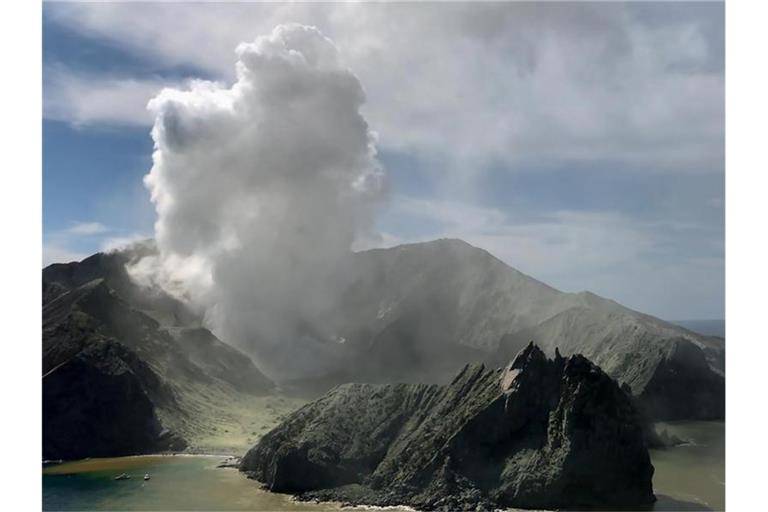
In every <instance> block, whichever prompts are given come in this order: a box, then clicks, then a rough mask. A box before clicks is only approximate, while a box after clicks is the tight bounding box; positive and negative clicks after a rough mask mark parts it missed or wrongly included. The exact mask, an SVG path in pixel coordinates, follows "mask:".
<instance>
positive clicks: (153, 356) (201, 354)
mask: <svg viewBox="0 0 768 512" xmlns="http://www.w3.org/2000/svg"><path fill="white" fill-rule="evenodd" d="M137 250H139V251H142V250H143V251H146V250H148V249H146V248H142V247H141V246H140V247H139V248H138V249H137ZM135 256H136V255H135V254H133V253H132V252H131V251H122V252H115V253H110V254H96V255H94V256H91V257H90V258H87V259H85V260H83V261H82V262H79V263H68V264H56V265H51V266H49V267H47V268H45V269H44V270H43V315H42V316H43V318H42V322H43V340H42V341H43V365H42V373H43V453H44V457H45V458H48V459H73V458H82V457H97V456H117V455H127V454H133V453H148V452H157V451H164V450H174V451H176V450H181V449H183V448H184V447H185V445H186V441H185V439H184V438H185V437H187V433H188V432H193V433H194V432H196V431H199V430H201V427H200V425H199V424H198V423H196V422H197V421H198V419H197V418H198V417H200V416H202V414H201V410H202V411H205V410H210V409H211V408H212V407H213V406H216V405H217V404H219V403H220V402H222V401H224V400H230V399H233V398H235V397H239V396H240V395H244V396H246V398H247V397H248V396H249V395H259V394H264V393H266V392H269V391H270V390H271V389H272V388H273V385H272V383H271V382H270V381H269V380H268V379H267V378H266V377H264V375H263V374H262V373H261V372H260V371H259V370H258V369H257V368H256V366H255V365H254V364H253V362H252V361H251V359H250V358H249V357H248V356H246V355H245V354H243V353H242V352H240V351H238V350H236V349H235V348H233V347H231V346H229V345H227V344H225V343H223V342H222V341H221V340H219V339H218V338H217V337H216V336H215V335H213V333H211V332H210V331H209V330H208V329H205V328H204V327H202V326H201V325H200V321H199V319H196V318H195V316H194V315H193V313H192V312H190V311H189V310H188V309H187V308H186V306H185V305H184V304H183V303H181V302H180V301H177V300H175V299H174V298H172V297H170V296H168V295H166V294H164V293H163V292H161V291H158V290H148V289H145V288H142V287H140V286H138V285H137V284H135V283H134V282H133V281H132V280H131V278H130V277H129V275H128V273H127V272H126V264H127V263H128V262H129V261H130V260H131V258H133V257H135Z"/></svg>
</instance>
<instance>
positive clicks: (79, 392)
mask: <svg viewBox="0 0 768 512" xmlns="http://www.w3.org/2000/svg"><path fill="white" fill-rule="evenodd" d="M162 388H163V385H162V383H161V381H160V379H159V378H158V377H157V375H155V373H154V372H153V371H152V370H151V369H150V368H149V367H148V366H147V365H146V364H145V363H144V362H143V361H142V360H141V359H139V358H138V357H137V356H136V355H135V354H134V353H132V352H131V351H130V350H128V349H126V348H125V347H124V346H123V345H121V344H120V343H117V342H115V341H114V340H109V339H100V340H91V342H89V343H88V345H87V346H86V347H85V348H84V349H83V350H81V351H79V352H78V353H77V354H76V355H75V356H74V357H72V358H69V359H67V360H66V361H65V362H63V363H62V364H60V365H58V366H56V367H55V368H53V369H51V370H50V371H49V372H48V373H46V374H45V375H44V376H43V418H44V422H43V458H44V459H49V460H53V459H80V458H84V457H106V456H118V455H132V454H141V453H151V452H157V451H163V450H181V449H183V448H184V447H185V446H186V443H185V441H184V440H183V439H181V438H180V437H178V436H176V435H174V434H171V433H170V432H168V431H166V430H164V429H163V428H162V425H161V424H160V421H159V420H158V418H157V415H156V414H155V407H154V404H153V402H152V400H151V399H150V395H155V396H157V397H159V396H161V395H162V394H164V393H165V392H166V390H164V389H162Z"/></svg>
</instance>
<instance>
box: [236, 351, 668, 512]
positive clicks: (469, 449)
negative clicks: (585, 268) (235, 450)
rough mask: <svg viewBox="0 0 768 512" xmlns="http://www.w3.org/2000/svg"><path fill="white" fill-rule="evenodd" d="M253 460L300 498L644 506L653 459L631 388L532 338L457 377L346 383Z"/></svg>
mask: <svg viewBox="0 0 768 512" xmlns="http://www.w3.org/2000/svg"><path fill="white" fill-rule="evenodd" d="M240 470H241V471H244V472H246V473H247V474H248V475H249V476H250V477H252V478H255V479H257V480H259V481H261V482H263V483H264V484H265V485H266V487H267V488H268V489H270V490H272V491H276V492H288V493H294V494H297V495H298V496H299V498H300V499H320V500H336V501H343V502H348V503H353V504H368V505H382V506H383V505H409V506H413V507H416V508H418V509H424V510H476V509H483V510H491V509H494V508H505V507H523V508H536V507H540V508H560V507H595V506H625V505H641V504H647V503H650V502H653V501H654V499H655V498H654V496H653V492H652V488H651V478H652V475H653V466H652V465H651V463H650V459H649V456H648V450H647V447H646V444H645V441H644V436H643V426H642V425H641V422H640V420H639V419H638V413H637V411H636V410H635V408H634V407H633V405H632V402H631V400H630V397H629V396H628V395H627V394H626V393H625V392H624V391H623V390H621V389H620V388H619V386H618V385H617V384H616V382H615V381H613V380H612V379H611V378H610V377H609V376H607V375H606V374H605V373H604V372H603V371H601V370H600V368H598V367H597V366H595V365H594V364H592V363H591V362H590V361H589V360H587V359H586V358H584V357H583V356H580V355H573V356H570V357H568V358H563V357H561V356H560V354H559V353H557V354H556V356H555V358H554V359H547V358H546V356H545V355H544V353H543V352H542V351H541V350H540V349H539V348H538V347H536V346H534V345H533V344H532V343H531V344H530V345H528V346H527V347H526V348H525V349H524V350H523V351H521V352H520V353H519V354H518V355H517V356H516V357H515V359H514V361H513V362H512V363H511V364H510V365H509V366H508V367H507V368H505V369H504V370H496V369H486V368H485V367H484V366H483V365H467V366H466V367H465V368H464V369H463V370H462V371H461V372H460V373H459V374H458V375H457V376H456V377H455V378H454V379H453V381H452V382H451V383H450V384H448V385H443V386H440V385H425V384H394V385H373V384H345V385H342V386H339V387H337V388H335V389H333V390H332V391H331V392H329V393H328V394H326V395H325V396H323V397H322V398H320V399H318V400H317V401H315V402H312V403H310V404H308V405H307V406H305V407H303V408H302V409H300V410H298V411H297V412H295V413H293V414H292V415H290V416H289V417H288V418H287V419H286V420H285V421H284V422H283V423H282V424H281V425H279V426H278V427H277V428H275V429H274V430H272V431H271V432H269V433H268V434H266V435H265V436H264V437H263V438H262V439H261V440H260V442H259V443H258V444H257V445H256V446H254V447H253V448H252V449H251V450H250V451H249V452H248V453H247V454H246V455H245V457H244V458H243V460H242V462H241V464H240Z"/></svg>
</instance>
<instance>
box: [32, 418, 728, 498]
mask: <svg viewBox="0 0 768 512" xmlns="http://www.w3.org/2000/svg"><path fill="white" fill-rule="evenodd" d="M664 428H667V430H668V431H669V432H670V433H674V434H676V435H678V436H679V437H681V438H684V439H689V440H691V441H692V442H691V444H688V445H685V446H680V447H676V448H672V449H668V450H653V451H652V452H651V459H652V461H653V464H654V466H655V468H656V473H655V475H654V491H655V492H656V495H657V497H658V498H659V501H658V502H657V503H656V504H655V505H654V507H653V510H723V509H724V506H725V439H724V434H725V425H724V423H722V422H696V423H674V424H665V425H664ZM223 458H224V457H223V456H183V455H178V456H145V457H119V458H113V459H89V460H85V461H78V462H69V463H64V464H56V465H50V466H47V467H44V468H43V509H44V510H158V511H170V510H264V511H280V512H284V511H305V512H322V511H339V510H341V507H340V506H339V505H338V504H333V503H321V504H315V503H300V502H296V501H293V500H292V499H291V497H290V496H286V495H281V494H273V493H269V492H266V491H263V490H261V489H260V488H259V485H258V484H257V483H256V482H254V481H252V480H248V479H247V478H245V477H244V476H243V475H242V474H240V473H239V472H238V471H237V470H235V469H221V468H217V467H216V466H217V464H218V463H219V462H221V461H222V460H223ZM122 472H125V473H128V474H129V475H131V479H130V480H121V481H115V480H114V479H113V478H114V476H115V475H117V474H120V473H122ZM145 473H149V474H150V477H151V479H150V480H149V481H144V480H143V478H142V477H143V476H144V474H145ZM362 508H363V507H361V508H360V509H362ZM344 510H355V508H345V509H344ZM388 510H391V511H396V510H398V509H392V508H390V509H388ZM400 510H403V511H404V510H407V509H400Z"/></svg>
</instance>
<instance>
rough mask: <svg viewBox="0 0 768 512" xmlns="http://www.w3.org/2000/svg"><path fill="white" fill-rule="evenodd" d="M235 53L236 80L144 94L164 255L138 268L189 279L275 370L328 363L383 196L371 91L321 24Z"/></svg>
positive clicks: (191, 289)
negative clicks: (339, 308) (339, 307)
mask: <svg viewBox="0 0 768 512" xmlns="http://www.w3.org/2000/svg"><path fill="white" fill-rule="evenodd" d="M237 57H238V60H237V68H236V69H237V79H236V82H235V83H234V84H233V85H232V86H231V87H226V86H225V85H223V84H220V83H213V82H207V81H196V82H191V83H190V86H189V89H187V90H179V89H164V90H163V91H162V92H160V93H159V94H158V95H157V96H156V97H155V98H154V99H152V100H151V101H150V103H149V109H150V111H151V112H152V113H153V114H154V115H155V124H154V128H153V130H152V137H153V138H154V141H155V151H154V154H153V167H152V170H151V171H150V173H149V174H148V175H147V176H146V177H145V184H146V186H147V187H148V189H149V190H150V192H151V197H152V202H153V203H154V205H155V208H156V211H157V216H158V217H157V222H156V224H155V237H156V241H157V246H158V250H159V256H158V257H157V260H156V261H154V262H147V261H144V262H142V263H141V264H140V266H139V267H136V268H135V269H134V272H135V273H144V274H146V271H147V270H148V269H153V271H154V272H158V275H157V276H155V277H156V279H159V280H160V281H161V282H162V283H164V285H165V286H166V287H171V283H174V282H183V283H184V284H185V289H186V290H185V291H186V293H187V294H188V297H189V299H190V300H191V301H192V303H193V304H194V305H196V306H198V307H199V308H201V309H202V310H204V311H205V313H206V319H207V322H209V324H210V325H211V326H212V327H213V328H214V330H215V331H216V332H217V333H218V334H220V335H221V336H222V337H224V338H225V339H226V340H228V341H230V342H233V343H235V344H237V345H239V346H241V347H243V348H246V349H248V350H249V351H250V352H251V353H252V354H253V355H254V356H255V357H256V359H257V361H258V362H259V363H260V364H262V365H263V366H264V367H265V369H266V370H267V371H270V370H271V373H273V374H275V373H276V372H279V373H280V376H285V375H290V374H294V373H296V372H305V371H306V368H307V366H308V365H312V366H314V367H316V370H317V371H318V372H320V371H322V370H323V368H322V366H323V364H324V363H323V362H324V361H326V362H330V361H329V360H328V358H332V357H333V351H334V344H335V343H334V342H333V340H334V339H335V337H336V333H335V332H334V321H333V314H334V312H335V309H336V302H337V300H338V297H339V290H340V288H339V287H340V286H341V283H343V281H344V275H345V266H344V262H345V258H346V257H347V256H348V255H349V254H350V247H351V246H352V244H353V243H354V242H355V240H356V239H358V238H364V237H366V236H370V233H369V231H370V230H371V226H372V214H373V209H374V207H375V205H376V204H377V202H378V201H380V200H381V198H382V197H383V194H384V173H383V169H382V168H381V166H380V164H379V162H378V161H377V159H376V151H375V147H374V134H373V132H372V131H371V130H370V129H369V127H368V124H367V123H366V120H365V119H364V118H363V116H362V115H361V114H360V107H361V105H362V104H363V102H364V100H365V95H364V92H363V88H362V86H361V84H360V82H359V81H358V79H357V78H356V76H355V75H354V74H353V73H352V72H351V71H350V70H349V69H347V68H345V67H344V66H343V65H342V63H341V62H340V60H339V54H338V51H337V49H336V47H335V46H334V44H333V43H332V42H331V41H330V40H329V39H328V38H326V37H324V36H323V35H322V34H321V33H320V31H319V30H317V29H316V28H314V27H308V26H303V25H296V24H291V25H280V26H278V27H277V28H275V29H274V31H273V32H272V33H271V34H270V35H268V36H264V37H259V38H257V39H256V40H255V41H254V42H252V43H242V44H240V45H239V46H238V47H237ZM145 277H146V276H145Z"/></svg>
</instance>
